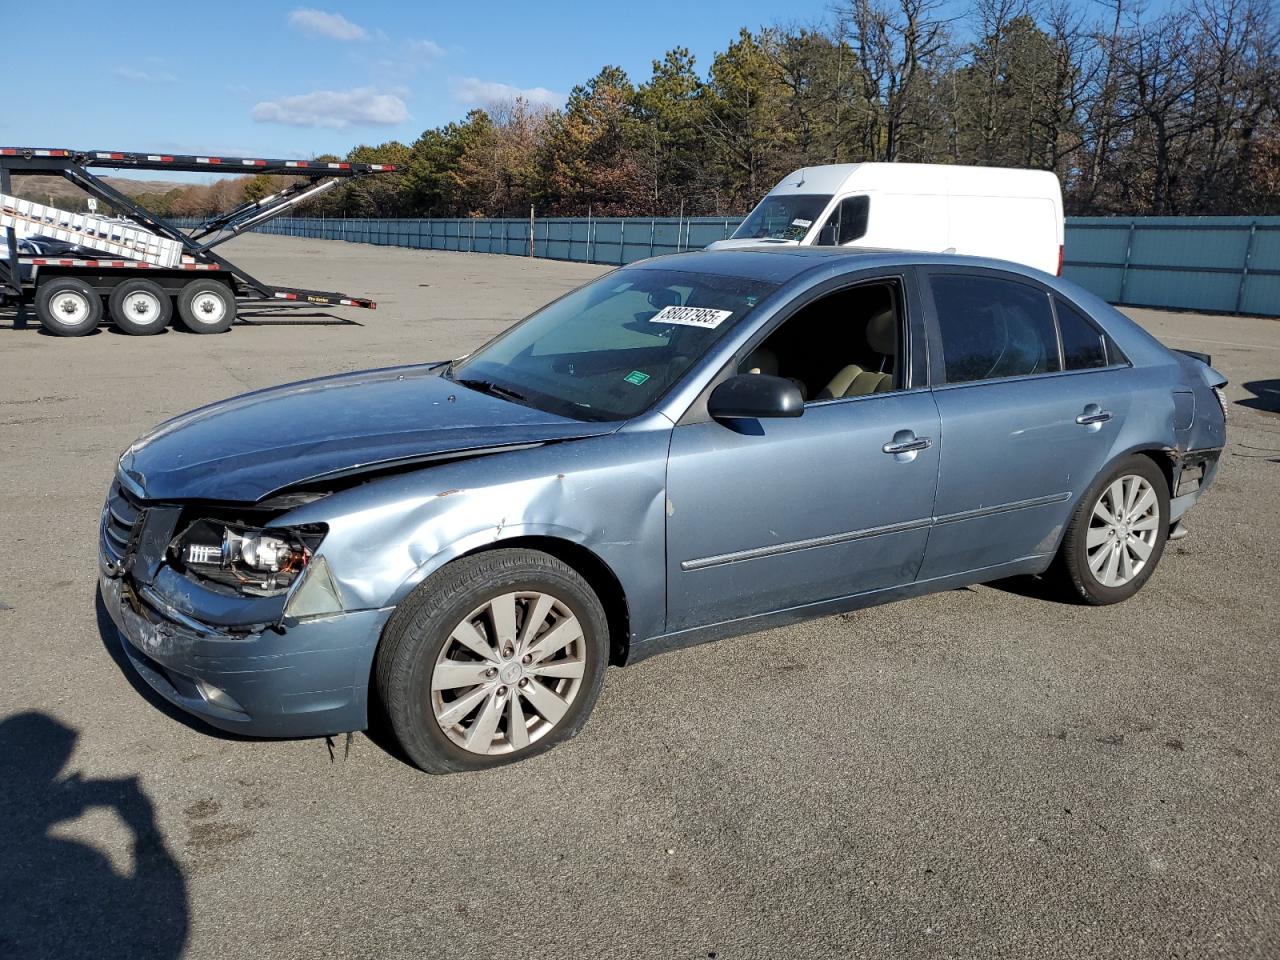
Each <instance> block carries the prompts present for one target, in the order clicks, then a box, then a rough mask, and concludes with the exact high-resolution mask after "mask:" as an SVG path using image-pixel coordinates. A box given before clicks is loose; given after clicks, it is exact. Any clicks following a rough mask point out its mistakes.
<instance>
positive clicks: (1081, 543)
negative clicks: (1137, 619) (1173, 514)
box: [1056, 454, 1169, 606]
mask: <svg viewBox="0 0 1280 960" xmlns="http://www.w3.org/2000/svg"><path fill="white" fill-rule="evenodd" d="M1125 477H1140V478H1142V479H1143V480H1145V481H1146V482H1147V483H1148V484H1149V485H1150V487H1151V489H1152V491H1154V493H1155V497H1156V505H1157V508H1158V510H1159V513H1158V515H1157V516H1156V517H1155V527H1154V536H1153V538H1152V543H1151V544H1150V547H1149V549H1150V554H1149V556H1148V557H1147V558H1146V560H1145V562H1144V563H1143V565H1142V567H1141V569H1139V570H1138V572H1137V573H1136V574H1134V575H1133V576H1132V577H1131V578H1130V579H1129V580H1128V581H1127V582H1125V583H1123V584H1120V585H1118V586H1108V585H1106V584H1104V583H1103V582H1102V581H1101V579H1100V578H1099V575H1097V574H1095V573H1094V572H1093V570H1092V569H1091V568H1090V565H1089V553H1088V551H1089V549H1090V548H1089V546H1088V537H1089V530H1090V527H1091V525H1092V524H1093V516H1094V508H1095V506H1097V504H1098V502H1099V500H1100V499H1101V498H1102V497H1103V496H1104V494H1105V493H1106V491H1107V490H1108V489H1109V488H1110V487H1111V485H1112V484H1113V483H1115V482H1116V481H1118V480H1121V479H1122V478H1125ZM1095 529H1097V528H1096V527H1095ZM1103 529H1105V527H1103ZM1168 535H1169V482H1168V481H1167V480H1166V479H1165V476H1164V474H1163V473H1162V472H1161V471H1160V468H1159V467H1158V466H1156V464H1155V463H1154V462H1153V461H1152V460H1151V458H1150V457H1145V456H1142V455H1141V454H1134V455H1133V456H1130V457H1126V458H1125V459H1124V460H1122V461H1121V462H1119V463H1117V464H1115V465H1114V466H1113V467H1112V468H1111V469H1110V470H1108V471H1107V472H1106V473H1105V474H1103V475H1102V476H1100V477H1099V478H1098V479H1097V480H1095V481H1094V483H1093V485H1092V486H1090V487H1089V489H1088V491H1087V492H1086V493H1085V495H1084V496H1083V497H1081V498H1080V503H1079V505H1077V507H1076V509H1075V512H1074V513H1073V514H1072V517H1071V522H1070V524H1069V525H1068V526H1067V531H1066V533H1065V534H1064V535H1063V538H1062V548H1061V550H1060V551H1059V554H1058V558H1057V563H1056V566H1057V570H1058V574H1059V578H1060V582H1061V583H1062V585H1063V587H1064V588H1065V589H1066V590H1067V591H1068V592H1069V593H1070V594H1071V595H1073V596H1074V597H1075V598H1077V599H1079V600H1081V601H1083V602H1084V603H1087V604H1090V605H1093V606H1104V605H1106V604H1110V603H1119V602H1120V601H1122V600H1128V599H1129V598H1130V597H1132V596H1133V595H1134V594H1135V593H1137V592H1138V591H1139V590H1140V589H1142V585H1143V584H1144V583H1146V582H1147V581H1148V580H1149V579H1150V578H1151V574H1152V573H1154V572H1155V569H1156V567H1157V566H1158V565H1159V563H1160V558H1161V557H1162V556H1164V545H1165V541H1166V540H1167V538H1168Z"/></svg>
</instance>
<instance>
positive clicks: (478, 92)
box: [449, 77, 565, 107]
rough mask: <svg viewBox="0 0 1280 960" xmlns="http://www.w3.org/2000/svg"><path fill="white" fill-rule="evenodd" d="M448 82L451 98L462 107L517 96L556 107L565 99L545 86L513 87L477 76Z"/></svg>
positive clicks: (455, 78) (500, 101) (496, 101)
mask: <svg viewBox="0 0 1280 960" xmlns="http://www.w3.org/2000/svg"><path fill="white" fill-rule="evenodd" d="M449 84H450V86H451V87H452V90H453V99H454V100H455V101H456V102H457V103H460V104H462V105H463V106H464V107H483V106H485V105H486V104H490V103H502V102H504V101H508V100H515V99H516V98H517V97H519V98H520V99H522V100H525V101H527V102H529V103H530V104H532V105H533V106H538V107H542V106H546V107H558V106H560V105H562V104H563V103H564V101H565V95H564V94H563V93H556V92H555V91H554V90H548V89H547V88H546V87H514V86H512V85H511V84H509V83H498V82H497V81H495V80H481V79H479V78H477V77H454V78H453V79H452V80H451V81H449Z"/></svg>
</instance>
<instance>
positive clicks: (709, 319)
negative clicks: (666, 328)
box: [649, 307, 733, 330]
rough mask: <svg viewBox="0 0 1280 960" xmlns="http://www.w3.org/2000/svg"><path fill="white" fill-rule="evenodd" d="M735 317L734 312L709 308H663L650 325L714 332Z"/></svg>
mask: <svg viewBox="0 0 1280 960" xmlns="http://www.w3.org/2000/svg"><path fill="white" fill-rule="evenodd" d="M732 316H733V311H732V310H712V309H710V308H709V307H663V308H662V309H661V310H659V311H658V312H657V313H655V314H654V315H653V316H652V317H650V318H649V322H650V323H678V324H681V325H683V326H686V327H704V328H706V329H707V330H714V329H715V328H716V327H718V326H720V324H722V323H724V322H725V320H727V319H729V317H732Z"/></svg>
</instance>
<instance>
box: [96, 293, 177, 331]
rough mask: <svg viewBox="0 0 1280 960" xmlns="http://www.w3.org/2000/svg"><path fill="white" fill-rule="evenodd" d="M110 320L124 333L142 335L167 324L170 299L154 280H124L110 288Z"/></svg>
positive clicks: (171, 305)
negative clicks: (111, 289) (112, 288)
mask: <svg viewBox="0 0 1280 960" xmlns="http://www.w3.org/2000/svg"><path fill="white" fill-rule="evenodd" d="M108 306H109V307H110V308H111V320H112V322H114V323H115V325H116V326H117V327H119V328H120V330H121V331H123V332H124V333H127V334H130V335H132V336H135V337H145V336H149V335H150V334H153V333H159V332H160V331H162V330H163V329H164V328H165V327H167V326H168V325H169V318H170V317H171V316H172V315H173V301H172V300H170V299H169V295H168V294H167V293H165V292H164V288H163V287H162V286H160V284H158V283H156V282H155V281H154V280H128V281H126V282H125V283H122V284H120V286H118V287H116V288H115V289H114V290H113V291H111V298H110V300H109V301H108Z"/></svg>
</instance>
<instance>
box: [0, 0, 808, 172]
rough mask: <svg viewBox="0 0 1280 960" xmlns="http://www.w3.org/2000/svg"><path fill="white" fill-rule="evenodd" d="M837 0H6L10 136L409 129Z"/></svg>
mask: <svg viewBox="0 0 1280 960" xmlns="http://www.w3.org/2000/svg"><path fill="white" fill-rule="evenodd" d="M827 5H828V0H736V2H733V3H721V2H696V3H693V2H689V0H683V2H681V0H644V2H636V3H625V4H623V3H617V4H615V3H607V2H604V3H602V2H594V3H567V2H559V0H538V2H536V3H529V2H524V3H516V2H506V0H503V2H486V3H457V2H453V3H447V4H446V3H427V2H401V3H393V2H383V0H372V2H362V3H351V2H345V3H341V2H325V0H319V2H317V3H315V4H314V5H312V4H309V3H298V2H292V3H289V2H274V0H263V2H258V3H238V2H226V0H222V2H219V3H209V4H207V5H206V4H200V3H193V2H190V0H188V2H182V0H176V2H175V0H170V2H167V3H149V2H139V0H130V2H128V3H120V4H110V5H106V4H102V3H95V4H92V5H91V4H88V3H82V2H79V0H72V2H61V3H28V2H21V3H19V2H16V0H9V2H7V3H5V4H4V6H5V7H6V8H7V9H5V10H4V20H5V26H6V31H5V32H6V34H7V35H8V36H9V37H10V39H11V41H12V40H13V39H14V38H15V37H22V38H25V39H24V40H23V41H22V42H18V43H14V42H10V43H8V44H7V45H6V46H7V49H6V52H5V59H6V61H7V62H6V64H5V66H6V73H7V74H8V75H9V76H10V78H11V80H10V84H11V86H10V89H11V90H12V89H13V86H12V83H13V78H21V82H20V90H21V92H20V94H19V95H18V96H17V97H16V99H10V101H9V102H10V103H11V104H12V105H13V106H14V107H16V109H6V110H4V111H3V112H0V144H3V145H6V146H7V145H13V146H49V147H73V148H96V149H110V150H163V151H168V152H172V153H205V152H208V153H212V154H223V155H228V156H254V155H257V156H278V157H289V158H292V157H311V156H314V155H316V154H318V153H324V152H333V153H339V154H341V153H345V152H346V151H347V150H348V149H349V148H350V147H352V146H354V145H355V144H357V143H362V142H364V143H378V142H382V141H384V140H389V139H393V138H394V139H399V140H402V141H404V142H406V143H408V142H412V141H413V140H414V139H416V138H417V136H418V135H419V134H420V133H421V132H422V131H423V130H424V129H426V128H428V127H434V126H437V125H439V124H442V123H447V122H448V121H450V120H454V119H459V118H461V117H462V116H463V115H464V114H465V113H466V111H467V110H468V109H469V108H470V107H472V106H480V105H483V104H484V103H485V102H486V101H489V100H492V99H494V98H495V97H500V96H502V95H504V94H507V95H510V94H514V93H517V92H523V93H524V94H525V95H526V96H527V97H529V98H530V99H532V100H534V101H540V102H549V103H554V104H555V105H559V103H560V102H562V100H563V97H564V95H565V94H567V93H568V91H569V90H570V89H571V88H572V87H573V85H574V84H576V83H580V82H582V81H583V80H585V79H587V78H588V77H590V76H591V75H593V74H594V73H595V72H596V71H598V70H599V69H600V67H602V66H604V65H605V64H610V63H613V64H617V65H619V66H621V67H623V68H624V69H626V70H627V72H628V73H629V74H630V75H631V76H632V77H633V78H636V79H643V78H645V77H647V76H648V75H649V64H650V61H651V60H653V59H654V58H656V57H660V56H661V55H662V53H663V52H664V51H666V50H667V49H669V48H670V47H672V46H676V45H684V46H687V47H689V48H690V49H691V50H692V51H693V52H694V54H695V55H696V56H697V58H698V64H699V68H700V69H701V68H705V67H706V66H708V65H709V64H710V62H711V58H712V57H713V56H714V54H715V53H716V52H717V51H719V50H723V49H724V48H725V46H726V45H727V44H728V43H729V41H730V40H731V38H732V37H733V36H734V35H735V34H736V33H737V30H738V28H739V27H742V26H750V27H752V28H756V27H759V26H761V25H762V24H769V23H774V22H778V21H784V22H809V21H813V20H817V19H820V18H822V17H823V16H824V15H825V11H826V9H827ZM54 49H56V50H57V51H58V58H59V60H60V61H61V62H62V63H65V64H67V69H52V68H51V61H50V52H51V51H52V50H54ZM88 65H92V66H93V69H91V70H90V69H86V67H87V66H88Z"/></svg>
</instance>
